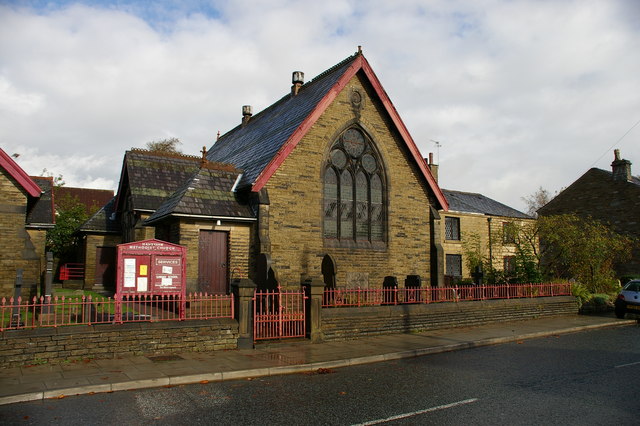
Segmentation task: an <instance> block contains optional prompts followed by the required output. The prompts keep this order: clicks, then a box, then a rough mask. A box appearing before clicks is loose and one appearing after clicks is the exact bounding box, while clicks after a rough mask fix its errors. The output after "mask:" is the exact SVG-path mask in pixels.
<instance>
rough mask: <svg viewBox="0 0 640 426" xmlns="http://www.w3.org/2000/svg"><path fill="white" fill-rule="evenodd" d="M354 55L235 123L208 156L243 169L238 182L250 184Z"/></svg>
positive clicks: (353, 58) (212, 159)
mask: <svg viewBox="0 0 640 426" xmlns="http://www.w3.org/2000/svg"><path fill="white" fill-rule="evenodd" d="M357 56H358V55H353V56H350V57H348V58H346V59H345V60H344V61H342V62H340V63H339V64H337V65H335V66H333V67H332V68H330V69H328V70H327V71H325V72H323V73H322V74H320V75H318V76H317V77H315V78H314V79H313V80H311V81H309V82H308V83H306V84H304V85H302V87H301V88H300V91H299V92H298V95H297V96H292V95H291V94H287V95H285V96H284V97H283V98H281V99H280V100H279V101H277V102H276V103H274V104H273V105H271V106H270V107H268V108H267V109H265V110H263V111H261V112H259V113H258V114H255V115H253V116H252V117H251V119H250V120H249V123H248V124H247V125H245V126H242V125H238V126H237V127H235V128H234V129H232V130H230V131H229V132H228V133H226V134H224V135H223V136H221V137H220V139H218V140H217V141H216V142H215V143H214V145H213V146H212V147H211V149H210V150H209V152H208V154H207V158H208V159H209V160H210V161H219V162H223V163H229V164H233V165H234V166H236V167H237V168H239V169H242V170H243V171H244V175H243V177H242V181H241V182H240V183H241V185H242V186H247V185H252V184H253V183H254V182H255V181H256V179H257V178H258V176H259V175H260V173H261V172H262V171H263V170H264V169H265V167H266V166H267V165H268V164H269V162H270V161H271V160H272V159H273V158H274V156H275V155H276V153H277V152H278V151H279V150H280V149H281V148H282V147H283V145H284V144H285V142H287V141H288V140H289V138H290V137H291V136H292V135H293V133H294V132H295V131H296V129H298V127H299V126H300V124H301V123H302V122H303V121H304V120H305V119H306V118H307V117H308V116H309V115H310V114H311V112H312V111H313V110H314V108H315V107H316V106H317V105H318V103H319V102H320V100H321V99H322V98H323V97H324V96H325V95H326V94H327V92H328V91H329V89H331V88H332V87H333V86H334V85H335V84H336V83H337V82H338V80H339V79H340V77H341V76H342V75H343V74H344V72H345V70H346V69H347V68H348V67H349V65H351V63H352V62H353V61H354V60H355V58H356V57H357Z"/></svg>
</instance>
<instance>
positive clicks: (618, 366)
mask: <svg viewBox="0 0 640 426" xmlns="http://www.w3.org/2000/svg"><path fill="white" fill-rule="evenodd" d="M638 364H640V361H638V362H632V363H630V364H622V365H616V366H615V367H613V368H622V367H631V366H632V365H638Z"/></svg>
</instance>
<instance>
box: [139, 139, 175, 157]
mask: <svg viewBox="0 0 640 426" xmlns="http://www.w3.org/2000/svg"><path fill="white" fill-rule="evenodd" d="M178 145H182V142H180V139H178V138H168V139H162V140H159V141H151V142H147V144H146V148H147V149H148V150H149V151H154V152H170V153H175V154H179V153H181V152H182V151H180V148H178Z"/></svg>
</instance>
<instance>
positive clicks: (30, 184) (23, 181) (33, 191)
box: [0, 148, 42, 198]
mask: <svg viewBox="0 0 640 426" xmlns="http://www.w3.org/2000/svg"><path fill="white" fill-rule="evenodd" d="M0 167H2V168H3V169H5V170H6V171H7V172H8V173H9V174H10V175H11V177H13V178H14V179H15V180H16V181H17V182H18V184H19V185H20V186H21V187H22V189H24V190H25V191H26V192H27V194H29V195H31V196H32V197H36V198H37V197H40V194H41V193H42V190H41V189H40V187H39V186H38V184H36V183H35V182H34V181H33V179H31V178H30V177H29V175H28V174H27V173H26V172H25V171H24V170H23V169H22V167H20V166H19V165H18V163H16V162H15V161H13V158H11V157H10V156H9V155H7V153H6V152H4V150H3V149H2V148H0Z"/></svg>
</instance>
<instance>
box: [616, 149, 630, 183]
mask: <svg viewBox="0 0 640 426" xmlns="http://www.w3.org/2000/svg"><path fill="white" fill-rule="evenodd" d="M611 172H612V174H613V180H620V181H625V182H628V181H631V161H629V160H625V159H622V158H620V150H619V149H614V150H613V162H612V163H611Z"/></svg>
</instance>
